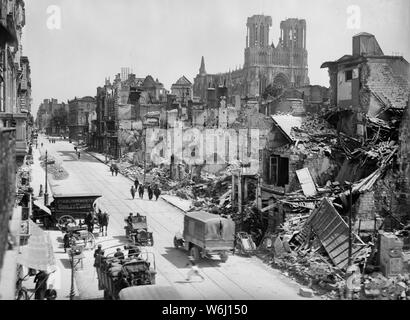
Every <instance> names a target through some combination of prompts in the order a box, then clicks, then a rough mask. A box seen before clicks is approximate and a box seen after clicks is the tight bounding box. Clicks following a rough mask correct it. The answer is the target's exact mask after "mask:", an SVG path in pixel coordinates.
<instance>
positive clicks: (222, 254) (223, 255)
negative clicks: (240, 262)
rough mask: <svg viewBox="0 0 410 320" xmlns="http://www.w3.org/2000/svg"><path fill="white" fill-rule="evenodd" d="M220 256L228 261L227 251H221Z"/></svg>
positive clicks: (223, 260)
mask: <svg viewBox="0 0 410 320" xmlns="http://www.w3.org/2000/svg"><path fill="white" fill-rule="evenodd" d="M219 256H220V258H221V261H222V262H226V261H227V260H228V255H227V254H226V253H221V254H220V255H219Z"/></svg>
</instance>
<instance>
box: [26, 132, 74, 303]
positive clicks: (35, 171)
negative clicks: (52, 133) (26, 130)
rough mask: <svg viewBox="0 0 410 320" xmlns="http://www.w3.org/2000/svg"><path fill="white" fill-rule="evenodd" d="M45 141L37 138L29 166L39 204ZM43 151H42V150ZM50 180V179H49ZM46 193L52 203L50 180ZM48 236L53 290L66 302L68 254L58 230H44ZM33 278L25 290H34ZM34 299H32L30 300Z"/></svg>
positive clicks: (43, 181) (43, 183)
mask: <svg viewBox="0 0 410 320" xmlns="http://www.w3.org/2000/svg"><path fill="white" fill-rule="evenodd" d="M41 142H43V143H44V146H43V148H41V147H40V143H41ZM47 144H48V142H47V140H46V139H44V137H41V138H40V137H39V143H38V148H37V149H33V164H32V165H31V187H32V188H33V194H34V196H35V197H36V198H37V199H38V201H40V202H41V203H43V202H44V197H38V194H39V191H40V184H42V185H43V192H45V187H44V185H45V171H44V169H43V168H42V167H41V165H40V160H39V158H40V155H41V152H44V150H45V149H46V147H47ZM42 149H43V150H42ZM49 178H50V177H49ZM47 186H48V187H47V188H48V190H47V192H48V194H49V197H48V203H50V202H51V201H53V191H52V188H51V184H50V180H48V183H47ZM44 232H46V233H48V235H49V236H50V240H51V243H52V245H53V252H54V258H55V261H56V266H57V271H56V272H55V274H53V276H52V278H54V281H53V283H54V289H55V290H56V291H57V300H68V299H69V298H70V297H69V294H70V290H71V266H70V261H69V257H68V254H67V253H65V252H64V250H63V245H62V234H61V232H60V231H59V230H44ZM33 281H34V277H30V278H29V279H27V281H25V282H24V283H23V285H24V286H25V287H26V288H27V289H29V290H30V289H34V282H33ZM74 291H75V295H76V296H78V290H77V288H76V284H75V283H74ZM32 299H34V297H33V298H32Z"/></svg>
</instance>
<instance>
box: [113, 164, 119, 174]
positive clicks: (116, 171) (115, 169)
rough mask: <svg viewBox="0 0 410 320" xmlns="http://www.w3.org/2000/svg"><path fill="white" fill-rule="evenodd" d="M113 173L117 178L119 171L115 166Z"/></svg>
mask: <svg viewBox="0 0 410 320" xmlns="http://www.w3.org/2000/svg"><path fill="white" fill-rule="evenodd" d="M114 171H115V176H118V171H119V169H118V167H117V166H115V168H114Z"/></svg>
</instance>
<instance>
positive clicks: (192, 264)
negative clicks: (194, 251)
mask: <svg viewBox="0 0 410 320" xmlns="http://www.w3.org/2000/svg"><path fill="white" fill-rule="evenodd" d="M188 259H189V262H188V263H187V265H186V266H187V267H189V266H190V267H191V269H190V270H189V271H188V274H187V277H186V281H191V277H192V276H193V275H196V276H198V277H201V278H202V281H203V280H205V278H204V277H203V275H202V274H200V273H199V268H198V266H197V265H196V263H195V261H194V258H193V257H189V258H188Z"/></svg>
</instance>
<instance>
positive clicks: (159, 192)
mask: <svg viewBox="0 0 410 320" xmlns="http://www.w3.org/2000/svg"><path fill="white" fill-rule="evenodd" d="M160 194H161V190H160V189H159V187H158V186H157V185H156V186H155V187H154V195H155V200H158V198H159V196H160Z"/></svg>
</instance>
